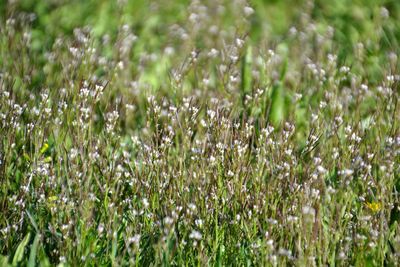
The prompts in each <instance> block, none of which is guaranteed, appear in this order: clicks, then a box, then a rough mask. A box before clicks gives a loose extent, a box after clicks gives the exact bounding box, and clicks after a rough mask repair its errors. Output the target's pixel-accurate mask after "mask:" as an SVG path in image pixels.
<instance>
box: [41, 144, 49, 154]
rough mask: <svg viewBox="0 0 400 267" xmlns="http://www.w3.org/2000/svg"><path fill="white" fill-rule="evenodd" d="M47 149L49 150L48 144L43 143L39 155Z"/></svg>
mask: <svg viewBox="0 0 400 267" xmlns="http://www.w3.org/2000/svg"><path fill="white" fill-rule="evenodd" d="M47 149H49V144H48V143H44V144H43V146H42V148H41V149H40V154H44V153H45V152H46V151H47Z"/></svg>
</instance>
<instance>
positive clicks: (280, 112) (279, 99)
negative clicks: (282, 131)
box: [269, 82, 285, 126]
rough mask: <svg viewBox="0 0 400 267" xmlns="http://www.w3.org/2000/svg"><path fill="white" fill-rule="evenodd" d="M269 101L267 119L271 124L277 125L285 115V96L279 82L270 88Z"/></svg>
mask: <svg viewBox="0 0 400 267" xmlns="http://www.w3.org/2000/svg"><path fill="white" fill-rule="evenodd" d="M271 101H272V103H271V113H270V116H269V119H270V122H271V123H272V125H274V126H278V125H279V124H280V123H281V122H282V121H283V119H284V116H285V98H284V92H283V87H282V84H281V83H280V82H278V83H276V84H275V85H274V86H273V88H272V94H271Z"/></svg>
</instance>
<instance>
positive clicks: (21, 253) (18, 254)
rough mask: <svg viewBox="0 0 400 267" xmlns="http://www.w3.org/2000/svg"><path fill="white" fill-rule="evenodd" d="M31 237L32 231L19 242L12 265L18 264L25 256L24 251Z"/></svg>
mask: <svg viewBox="0 0 400 267" xmlns="http://www.w3.org/2000/svg"><path fill="white" fill-rule="evenodd" d="M30 237H31V233H28V234H27V235H26V236H25V237H24V239H23V240H22V241H21V243H19V245H18V247H17V250H16V251H15V254H14V258H13V261H12V265H14V266H15V265H17V264H18V263H19V262H20V261H22V259H23V258H24V251H25V247H26V245H27V244H28V243H29V239H30Z"/></svg>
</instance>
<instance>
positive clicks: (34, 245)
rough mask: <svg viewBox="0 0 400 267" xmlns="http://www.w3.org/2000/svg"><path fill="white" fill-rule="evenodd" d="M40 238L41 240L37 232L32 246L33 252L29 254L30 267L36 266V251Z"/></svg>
mask: <svg viewBox="0 0 400 267" xmlns="http://www.w3.org/2000/svg"><path fill="white" fill-rule="evenodd" d="M39 240H40V238H39V234H36V236H35V239H34V240H33V244H32V246H31V252H30V254H29V261H28V267H35V260H36V253H37V248H38V245H39Z"/></svg>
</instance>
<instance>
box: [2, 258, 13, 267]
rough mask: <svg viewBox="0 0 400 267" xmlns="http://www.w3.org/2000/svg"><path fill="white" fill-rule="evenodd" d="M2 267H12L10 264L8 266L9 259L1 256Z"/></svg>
mask: <svg viewBox="0 0 400 267" xmlns="http://www.w3.org/2000/svg"><path fill="white" fill-rule="evenodd" d="M0 266H4V267H7V266H11V265H10V264H8V257H7V256H4V255H0Z"/></svg>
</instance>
